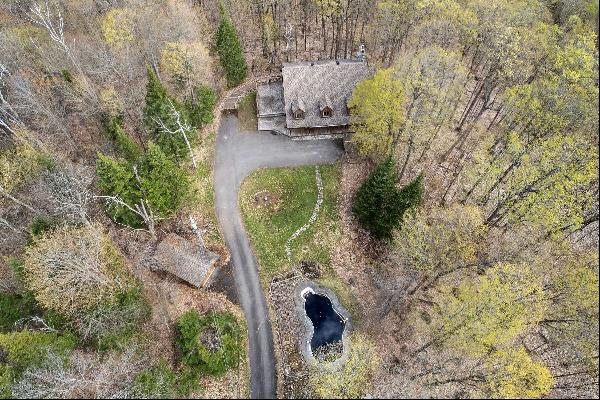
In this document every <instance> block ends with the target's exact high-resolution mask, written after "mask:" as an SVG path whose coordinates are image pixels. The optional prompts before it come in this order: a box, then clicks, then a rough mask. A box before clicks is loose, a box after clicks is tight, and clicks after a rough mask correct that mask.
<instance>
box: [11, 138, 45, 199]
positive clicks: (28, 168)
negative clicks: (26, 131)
mask: <svg viewBox="0 0 600 400" xmlns="http://www.w3.org/2000/svg"><path fill="white" fill-rule="evenodd" d="M53 165H54V164H53V161H52V159H51V158H50V157H49V156H48V155H46V154H44V153H42V152H41V151H39V150H36V149H35V148H33V147H32V146H31V145H29V144H27V143H24V144H19V145H17V146H15V147H14V148H10V149H7V150H1V151H0V187H2V189H3V190H4V191H6V192H8V193H10V192H12V191H13V190H15V189H16V188H18V187H19V186H20V185H23V184H25V183H28V182H30V181H31V180H32V179H33V178H35V177H36V176H37V175H38V174H39V173H40V172H41V171H43V170H44V169H50V168H52V167H53Z"/></svg>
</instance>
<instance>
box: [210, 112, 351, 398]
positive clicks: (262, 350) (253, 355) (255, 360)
mask: <svg viewBox="0 0 600 400" xmlns="http://www.w3.org/2000/svg"><path fill="white" fill-rule="evenodd" d="M237 121H238V120H237V117H235V116H234V115H231V114H224V115H223V118H222V119H221V125H220V126H219V132H218V136H217V149H216V156H215V181H214V187H215V203H216V209H217V216H218V218H219V222H220V224H221V228H222V230H223V234H224V235H225V241H226V242H227V245H228V246H229V250H230V252H231V258H232V261H233V266H234V279H235V284H236V288H237V291H238V298H239V301H240V303H241V305H242V309H243V310H244V314H245V316H246V321H247V324H248V341H249V347H250V396H251V397H252V398H274V397H275V395H276V385H275V375H276V373H275V355H274V351H273V334H272V332H271V323H270V322H269V312H268V309H267V303H266V301H265V296H264V293H263V290H262V287H261V285H260V279H259V277H258V270H257V264H256V258H255V257H254V254H253V253H252V249H251V247H250V242H249V240H248V236H247V235H246V232H245V230H244V227H243V223H242V219H241V216H240V209H239V204H238V193H239V188H240V184H241V183H242V181H243V180H244V178H245V177H246V176H248V175H249V174H250V173H251V172H252V171H254V170H257V169H259V168H265V167H289V166H298V165H312V164H314V165H317V164H331V163H334V162H335V161H336V160H337V159H338V158H339V157H340V156H341V155H342V148H341V146H340V145H339V144H338V143H336V142H334V141H330V140H308V141H292V140H290V139H288V138H286V137H283V136H277V135H272V134H270V133H264V132H252V133H242V134H240V133H237Z"/></svg>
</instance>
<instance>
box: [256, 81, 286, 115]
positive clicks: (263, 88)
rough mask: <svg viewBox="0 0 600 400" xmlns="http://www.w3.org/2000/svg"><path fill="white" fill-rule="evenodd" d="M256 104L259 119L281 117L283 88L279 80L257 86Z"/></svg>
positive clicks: (283, 109) (282, 112) (283, 111)
mask: <svg viewBox="0 0 600 400" xmlns="http://www.w3.org/2000/svg"><path fill="white" fill-rule="evenodd" d="M256 102H257V109H258V116H259V117H270V116H275V115H283V114H284V113H285V105H284V104H283V86H282V84H281V80H279V81H275V82H268V83H265V84H262V85H258V88H257V93H256Z"/></svg>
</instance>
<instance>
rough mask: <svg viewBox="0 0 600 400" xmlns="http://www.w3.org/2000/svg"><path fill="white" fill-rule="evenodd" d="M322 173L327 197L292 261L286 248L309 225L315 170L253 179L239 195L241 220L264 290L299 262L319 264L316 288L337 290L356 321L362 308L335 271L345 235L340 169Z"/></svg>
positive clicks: (261, 174)
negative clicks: (336, 250) (333, 257)
mask: <svg viewBox="0 0 600 400" xmlns="http://www.w3.org/2000/svg"><path fill="white" fill-rule="evenodd" d="M320 169H321V176H322V179H323V192H324V193H323V194H324V198H323V205H322V206H321V212H320V214H319V217H318V218H317V220H316V221H315V223H314V224H313V225H312V226H311V227H310V228H309V229H308V230H306V231H305V232H303V233H302V234H301V235H300V236H299V237H297V238H296V239H295V240H294V241H293V242H292V243H291V246H290V247H291V250H292V259H291V261H290V260H288V257H287V255H286V251H285V243H286V241H287V239H288V238H289V237H290V236H291V235H292V234H293V233H294V232H295V231H296V230H297V229H298V228H300V227H301V226H302V225H304V224H305V223H306V222H308V220H309V218H310V216H311V215H312V212H313V209H314V207H315V204H316V202H317V194H318V191H317V185H316V181H315V167H311V166H309V167H297V168H280V169H265V170H260V171H257V172H255V173H254V174H252V175H251V176H250V177H248V178H247V179H246V180H245V181H244V183H243V184H242V188H241V191H240V206H241V210H242V217H243V218H244V224H245V227H246V230H247V231H248V235H249V236H250V240H251V241H252V245H253V247H254V250H255V253H256V257H257V259H258V263H259V274H260V277H261V281H262V284H263V287H264V288H268V287H269V284H270V282H271V279H272V278H273V277H274V276H275V275H276V274H278V273H280V272H284V271H288V270H290V269H291V268H292V266H293V265H296V264H297V263H299V262H300V261H303V260H305V261H315V262H317V263H318V264H319V265H320V266H321V272H322V277H321V278H320V279H318V280H317V283H319V284H320V285H323V286H325V287H327V288H329V289H331V290H333V291H334V292H335V293H336V294H337V296H338V298H339V299H340V301H341V302H342V303H343V304H344V306H345V307H347V308H348V310H349V311H350V312H351V313H352V314H353V316H354V315H356V314H357V313H356V311H357V302H356V300H355V299H354V298H353V296H352V294H351V292H350V290H349V288H348V287H346V285H345V284H344V283H343V282H342V280H341V279H339V278H338V276H337V275H336V274H335V271H334V270H333V268H332V267H331V252H332V250H333V248H334V246H335V243H336V241H337V239H338V237H339V234H340V229H339V222H338V220H339V217H338V212H337V197H338V188H339V182H340V175H341V174H340V166H339V165H330V166H321V167H320ZM265 197H266V198H267V200H266V201H265Z"/></svg>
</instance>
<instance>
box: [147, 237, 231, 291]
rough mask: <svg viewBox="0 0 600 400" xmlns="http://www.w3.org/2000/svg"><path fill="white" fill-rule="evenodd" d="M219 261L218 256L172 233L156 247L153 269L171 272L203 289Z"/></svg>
mask: <svg viewBox="0 0 600 400" xmlns="http://www.w3.org/2000/svg"><path fill="white" fill-rule="evenodd" d="M218 259H219V256H218V255H217V254H215V253H213V252H211V251H208V250H206V249H205V248H203V247H200V246H199V245H197V244H194V243H193V242H191V241H189V240H187V239H184V238H182V237H181V236H179V235H176V234H174V233H170V234H169V235H167V237H165V238H164V239H163V240H162V241H161V242H160V243H159V244H158V246H157V247H156V250H155V251H154V255H153V257H152V261H153V262H152V263H151V269H152V270H154V271H164V272H169V273H171V274H173V275H175V276H177V277H178V278H180V279H183V280H184V281H186V282H188V283H189V284H191V285H193V286H196V287H201V286H203V285H204V283H205V282H206V280H207V279H208V278H209V276H210V274H211V273H212V271H213V269H214V267H215V264H216V262H217V260H218Z"/></svg>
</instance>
